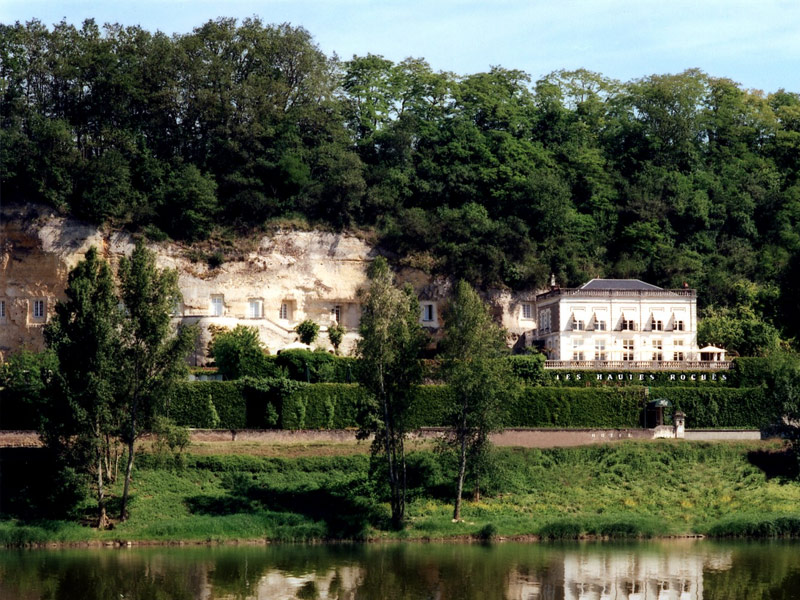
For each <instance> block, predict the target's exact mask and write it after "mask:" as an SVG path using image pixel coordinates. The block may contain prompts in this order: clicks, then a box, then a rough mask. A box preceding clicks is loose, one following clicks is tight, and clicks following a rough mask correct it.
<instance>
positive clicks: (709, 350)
mask: <svg viewBox="0 0 800 600" xmlns="http://www.w3.org/2000/svg"><path fill="white" fill-rule="evenodd" d="M700 352H727V350H725V348H717V347H716V346H706V347H705V348H700Z"/></svg>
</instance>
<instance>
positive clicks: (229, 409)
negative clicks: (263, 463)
mask: <svg viewBox="0 0 800 600" xmlns="http://www.w3.org/2000/svg"><path fill="white" fill-rule="evenodd" d="M167 414H168V415H169V417H170V418H171V419H172V420H174V421H175V422H176V423H177V424H178V425H186V426H189V427H199V428H219V429H244V428H245V427H246V426H247V406H246V401H245V396H244V394H243V393H242V385H241V384H240V383H239V382H237V381H184V382H181V383H180V384H178V385H176V386H175V389H174V390H173V393H172V396H171V397H170V399H169V404H168V410H167Z"/></svg>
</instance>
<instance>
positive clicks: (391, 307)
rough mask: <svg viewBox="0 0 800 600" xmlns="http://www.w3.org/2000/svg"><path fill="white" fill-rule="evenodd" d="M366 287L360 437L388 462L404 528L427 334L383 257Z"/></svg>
mask: <svg viewBox="0 0 800 600" xmlns="http://www.w3.org/2000/svg"><path fill="white" fill-rule="evenodd" d="M369 278H370V285H369V288H368V290H367V291H366V293H364V295H363V298H362V316H361V325H360V333H361V340H360V341H359V343H358V348H357V354H358V356H359V357H360V358H361V369H360V376H359V377H360V383H361V385H362V386H364V387H365V388H366V389H367V390H368V391H369V392H370V393H371V394H372V396H373V397H374V399H375V401H376V402H375V405H374V410H373V411H370V412H369V413H367V414H365V415H362V422H361V431H360V433H361V435H362V436H366V435H369V434H371V433H374V434H375V438H374V441H373V443H372V453H373V456H377V455H382V456H383V458H384V459H385V461H386V467H387V475H388V478H389V488H390V491H391V509H392V525H393V527H395V528H396V529H399V528H401V527H402V526H403V521H404V519H405V506H406V455H405V438H406V435H407V434H408V432H409V430H410V429H411V427H412V424H411V422H410V419H409V412H410V407H411V402H412V399H413V396H414V391H415V389H416V387H417V386H418V385H419V384H420V383H421V381H422V367H421V365H420V361H419V353H420V351H421V350H422V348H423V347H424V345H425V342H426V339H427V336H426V335H425V333H424V331H423V329H422V326H421V325H420V323H419V318H420V309H419V302H418V301H417V298H416V296H415V295H414V292H413V290H412V289H411V288H410V287H406V288H405V289H402V290H400V289H398V288H397V287H396V286H395V285H394V281H393V277H392V273H391V271H390V270H389V265H388V264H387V262H386V260H385V259H384V258H383V257H378V258H377V259H375V262H373V263H372V265H371V268H370V272H369Z"/></svg>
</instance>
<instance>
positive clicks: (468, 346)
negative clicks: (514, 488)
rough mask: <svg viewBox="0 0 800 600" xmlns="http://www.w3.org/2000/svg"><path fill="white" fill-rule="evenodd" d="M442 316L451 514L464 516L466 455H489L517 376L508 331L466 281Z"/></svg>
mask: <svg viewBox="0 0 800 600" xmlns="http://www.w3.org/2000/svg"><path fill="white" fill-rule="evenodd" d="M444 322H445V337H444V339H443V340H442V344H441V347H442V349H443V351H444V364H443V367H442V373H443V375H444V378H445V380H446V381H447V383H448V385H449V386H450V389H451V390H452V404H451V405H450V406H449V407H448V413H447V420H448V424H449V426H450V432H449V435H448V438H449V439H448V441H449V443H450V445H451V446H452V447H453V448H455V450H456V452H457V457H458V473H457V476H456V496H455V507H454V510H453V519H455V520H460V519H461V496H462V493H463V489H464V478H465V476H466V473H467V459H468V457H473V458H474V459H476V461H480V459H481V458H482V457H485V455H486V453H487V450H488V447H489V434H490V433H492V432H494V431H498V430H499V429H501V428H502V426H503V404H504V402H508V400H509V398H510V396H512V394H513V389H512V386H513V383H512V382H513V380H514V377H513V373H512V371H511V365H510V364H509V362H508V361H506V360H503V356H504V354H505V352H506V351H507V348H506V343H505V332H504V331H503V329H501V328H500V327H499V326H498V325H497V324H495V323H494V322H493V321H492V318H491V316H490V315H489V311H488V310H487V307H486V305H485V304H484V303H483V301H482V300H481V299H480V297H479V296H478V294H477V293H476V292H475V290H474V289H472V287H471V286H470V285H469V284H468V283H466V282H465V281H459V283H458V284H457V285H456V290H455V294H454V296H453V299H452V301H451V302H450V304H449V305H448V307H447V309H446V310H445V313H444ZM477 489H478V488H477V482H476V490H477Z"/></svg>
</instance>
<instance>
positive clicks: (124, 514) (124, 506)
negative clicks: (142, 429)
mask: <svg viewBox="0 0 800 600" xmlns="http://www.w3.org/2000/svg"><path fill="white" fill-rule="evenodd" d="M136 404H137V400H136V399H134V401H133V405H132V407H131V431H130V436H129V437H128V463H127V465H126V466H125V485H124V486H123V487H122V502H121V505H120V509H119V518H120V520H121V521H125V520H126V519H127V518H128V491H129V489H130V485H131V472H132V471H133V445H134V443H135V441H136Z"/></svg>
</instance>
